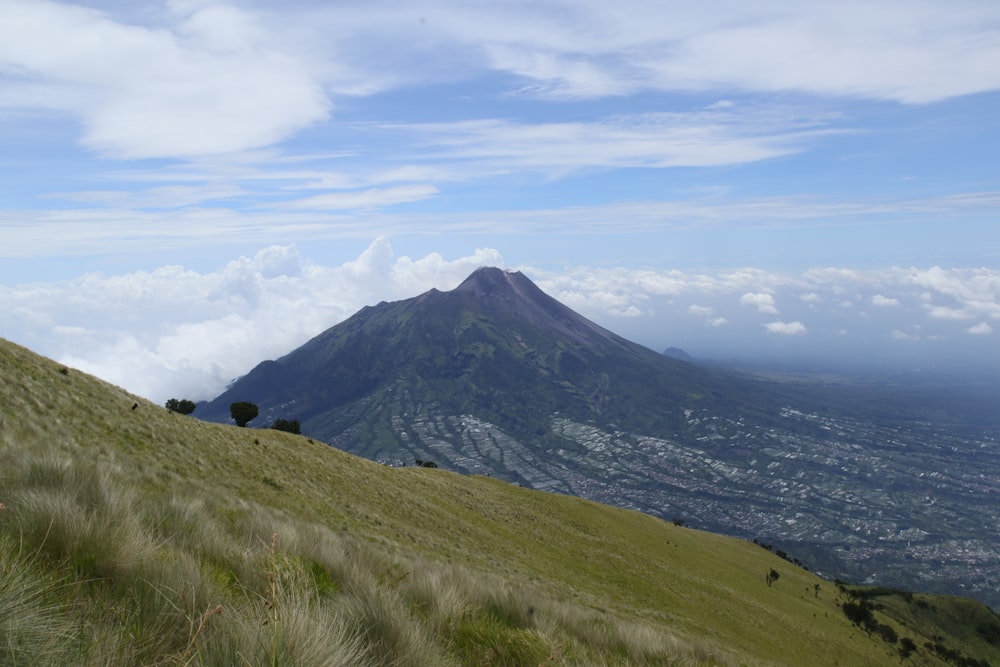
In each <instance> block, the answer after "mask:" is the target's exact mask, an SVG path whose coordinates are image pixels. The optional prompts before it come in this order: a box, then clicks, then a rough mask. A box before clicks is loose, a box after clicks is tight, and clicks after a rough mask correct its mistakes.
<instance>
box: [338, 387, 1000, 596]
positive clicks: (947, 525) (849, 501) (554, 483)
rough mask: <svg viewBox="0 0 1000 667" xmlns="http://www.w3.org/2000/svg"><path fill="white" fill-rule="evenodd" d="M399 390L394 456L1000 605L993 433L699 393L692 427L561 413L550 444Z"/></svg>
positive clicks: (999, 464) (999, 515)
mask: <svg viewBox="0 0 1000 667" xmlns="http://www.w3.org/2000/svg"><path fill="white" fill-rule="evenodd" d="M393 403H394V407H393V408H392V410H391V411H392V413H393V417H392V420H391V431H392V432H393V433H395V434H397V436H398V440H397V443H396V446H395V447H392V446H389V445H388V443H387V442H386V441H384V440H383V441H381V444H380V445H379V447H378V448H377V449H375V450H373V451H370V452H368V454H369V455H371V456H373V458H375V459H376V460H379V461H381V462H382V463H385V464H387V465H392V466H403V465H412V464H413V462H414V461H415V460H418V459H419V460H427V461H433V462H434V463H435V464H437V465H439V466H441V467H445V468H447V469H451V470H456V471H459V472H462V473H465V474H480V475H492V476H495V477H498V478H501V479H505V480H508V481H510V482H513V483H518V484H522V485H524V486H527V487H531V488H535V489H539V490H546V491H553V492H558V493H567V494H572V495H577V496H580V497H584V498H588V499H592V500H597V501H600V502H603V503H608V504H612V505H617V506H620V507H626V508H631V509H637V510H640V511H643V512H646V513H649V514H653V515H655V516H660V517H662V518H664V519H666V520H671V521H672V520H680V521H683V522H684V523H686V524H688V525H692V526H696V527H699V528H705V529H709V530H713V531H719V532H723V533H727V534H730V535H735V536H738V537H743V538H745V539H748V540H757V541H758V542H760V543H762V544H768V545H773V546H774V547H775V548H777V549H780V550H782V551H785V552H787V553H788V554H789V555H790V557H794V558H796V559H799V560H800V561H801V562H803V563H804V564H805V565H807V566H808V567H810V568H812V569H814V570H816V571H818V572H819V573H821V574H823V575H824V576H827V577H828V578H831V579H832V578H841V579H845V580H850V581H857V582H865V583H868V584H876V585H885V586H895V587H907V588H914V589H918V590H927V591H936V592H947V593H961V594H966V595H970V596H973V597H977V598H979V599H981V600H983V601H985V602H987V603H988V604H991V605H993V606H997V605H998V604H1000V597H998V595H997V589H998V588H1000V546H998V545H1000V491H998V489H1000V451H998V447H997V444H998V443H997V439H998V438H997V433H995V432H988V431H985V430H976V429H975V428H969V427H964V426H962V425H961V424H957V423H955V424H948V425H942V424H933V423H930V422H926V421H917V420H914V421H911V422H908V423H892V424H877V423H873V422H871V421H866V420H863V419H858V418H851V417H846V416H836V417H834V416H827V415H821V414H818V413H815V412H805V411H802V410H799V409H795V408H792V407H785V408H782V409H781V410H780V412H779V415H780V419H781V420H782V422H783V423H784V427H783V428H777V427H770V426H769V427H762V426H759V425H756V424H752V423H749V422H748V421H747V420H745V419H742V418H735V419H734V418H731V417H728V416H726V415H725V414H713V413H712V412H711V411H709V410H695V409H693V408H688V409H683V410H682V414H683V418H684V420H685V436H684V441H683V442H682V441H680V439H679V438H676V439H671V438H663V437H653V436H648V435H643V434H638V433H629V432H624V431H612V430H608V429H603V428H601V427H599V426H597V425H595V424H593V423H583V422H580V421H575V420H573V419H569V418H567V417H563V416H560V415H553V416H552V418H551V433H552V434H554V435H555V436H556V437H557V438H558V439H559V441H560V442H558V443H556V445H553V444H551V442H550V444H549V446H547V447H544V448H541V447H538V446H533V445H532V444H530V443H528V442H527V441H522V440H519V439H517V438H515V437H513V436H511V435H510V434H508V433H505V432H504V431H503V429H501V428H499V427H498V426H496V425H494V424H492V423H490V422H487V421H485V420H482V419H479V418H477V417H475V416H472V415H451V416H442V415H439V414H430V413H428V412H426V411H425V410H423V409H422V407H421V406H419V405H415V404H412V403H411V402H409V401H407V400H406V396H405V392H404V393H403V395H402V396H400V395H399V394H397V395H396V400H395V401H394V402H393ZM404 408H405V409H404ZM357 436H358V434H357V433H350V432H349V433H345V434H344V436H343V440H344V442H342V443H340V444H346V442H347V441H349V440H352V439H353V438H355V437H357ZM689 443H691V444H689Z"/></svg>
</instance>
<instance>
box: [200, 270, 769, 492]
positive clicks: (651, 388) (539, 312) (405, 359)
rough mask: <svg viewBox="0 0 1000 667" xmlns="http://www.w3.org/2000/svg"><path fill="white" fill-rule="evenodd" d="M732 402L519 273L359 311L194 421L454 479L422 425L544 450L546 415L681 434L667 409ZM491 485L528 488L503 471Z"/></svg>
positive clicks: (496, 273) (556, 441)
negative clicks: (513, 483) (238, 416)
mask: <svg viewBox="0 0 1000 667" xmlns="http://www.w3.org/2000/svg"><path fill="white" fill-rule="evenodd" d="M741 390H744V388H742V387H740V386H738V385H737V384H734V383H732V382H729V381H723V380H722V379H721V378H719V377H718V376H717V374H714V373H712V372H710V371H707V370H704V369H701V368H698V367H696V366H694V365H692V364H688V363H683V362H679V361H677V360H674V359H670V358H667V357H664V356H663V355H658V354H656V353H655V352H653V351H652V350H649V349H648V348H645V347H643V346H640V345H637V344H635V343H632V342H630V341H627V340H625V339H623V338H621V337H619V336H617V335H615V334H613V333H611V332H610V331H607V330H606V329H603V328H601V327H599V326H598V325H596V324H594V323H593V322H591V321H589V320H587V319H586V318H584V317H582V316H581V315H579V314H577V313H575V312H574V311H572V310H570V309H569V308H567V307H566V306H564V305H563V304H561V303H559V302H558V301H556V300H555V299H553V298H552V297H550V296H548V295H547V294H545V293H544V292H542V291H541V290H540V289H539V288H538V287H537V286H536V285H535V284H534V283H532V282H531V281H530V280H529V279H528V278H526V277H525V276H524V275H523V274H521V273H510V272H505V271H502V270H500V269H496V268H483V269H479V270H478V271H476V272H475V273H473V274H472V275H471V276H469V278H468V279H466V280H465V281H464V282H463V283H462V284H461V285H459V286H458V287H457V288H456V289H454V290H452V291H450V292H440V291H437V290H431V291H430V292H427V293H426V294H422V295H420V296H418V297H416V298H413V299H408V300H405V301H399V302H396V303H381V304H379V305H377V306H374V307H368V308H364V309H362V310H361V311H360V312H359V313H357V314H356V315H354V316H353V317H351V318H350V319H348V320H347V321H345V322H343V323H341V324H339V325H337V326H335V327H333V328H331V329H329V330H328V331H326V332H324V333H322V334H320V335H319V336H317V337H316V338H314V339H313V340H311V341H309V342H308V343H306V344H305V345H303V346H302V347H300V348H299V349H297V350H295V351H293V352H291V353H290V354H288V355H286V356H285V357H282V358H281V359H278V360H277V361H265V362H263V363H261V364H260V365H258V366H257V367H256V368H254V369H253V370H252V371H251V372H250V373H248V374H247V375H246V376H245V377H243V378H241V379H239V380H238V381H237V382H235V383H234V384H233V385H232V386H231V387H230V388H229V389H228V390H227V391H226V392H225V393H223V394H222V395H221V396H219V397H218V398H216V399H215V400H213V401H212V402H210V403H208V404H207V405H204V406H203V407H200V408H199V410H198V415H199V416H200V417H201V418H203V419H209V420H215V421H227V420H228V418H229V405H230V403H232V402H234V401H237V400H246V401H251V402H253V403H256V404H257V405H259V406H260V408H261V415H262V418H261V419H259V420H258V421H259V422H262V423H263V422H265V421H268V420H270V419H272V418H274V417H283V418H289V419H298V420H299V421H300V422H301V423H302V425H303V429H304V430H305V431H307V432H308V433H310V434H311V435H313V436H314V437H316V438H318V439H321V440H324V441H327V442H331V443H334V444H337V445H338V446H340V447H343V448H345V449H347V450H348V451H351V452H353V453H357V454H362V455H365V456H368V457H370V458H375V459H379V460H385V461H398V462H407V461H410V460H412V459H413V458H433V456H434V455H435V453H436V454H437V455H438V456H439V457H444V458H446V459H448V460H447V461H442V462H446V463H449V464H455V466H456V467H457V468H459V469H464V466H463V465H462V463H461V462H458V461H451V460H450V459H451V457H449V456H448V454H447V453H445V452H442V451H437V452H436V451H435V447H434V446H435V445H436V444H438V441H439V440H444V441H449V440H453V439H454V438H452V437H449V434H448V433H447V431H448V430H449V429H447V428H445V432H444V433H437V434H434V433H431V432H428V430H427V429H426V428H421V426H420V424H421V422H422V421H426V420H427V419H431V420H436V419H437V418H438V417H439V416H446V417H453V416H465V417H469V418H472V419H478V420H482V421H483V422H488V423H490V424H492V425H495V426H497V427H499V428H501V429H502V430H503V432H504V433H505V434H507V435H509V436H511V437H513V438H516V439H519V440H522V439H523V440H526V441H528V440H530V441H532V443H533V444H532V446H535V445H536V444H537V445H539V446H542V447H545V446H556V447H557V446H560V445H562V444H564V441H565V439H564V438H562V437H560V436H558V435H556V434H555V433H554V432H553V429H552V418H553V415H557V414H558V415H562V416H563V417H564V418H569V419H574V420H581V421H585V422H592V423H594V424H596V425H599V426H602V427H611V426H613V425H614V424H616V423H617V422H627V423H628V424H629V426H630V427H631V429H632V430H640V427H641V429H644V430H646V431H649V432H667V431H671V432H674V431H678V430H683V429H684V426H685V419H684V416H683V410H682V409H679V408H678V406H679V405H680V404H684V405H685V406H687V405H689V404H690V405H695V406H709V405H716V404H718V403H725V402H731V401H732V400H733V398H734V395H735V394H737V393H738V392H739V391H741ZM743 398H745V397H743ZM737 400H738V398H737ZM750 404H751V402H750V401H748V400H747V401H744V402H743V405H744V406H749V405H750ZM437 430H440V429H439V428H437V426H432V427H431V428H430V431H432V432H433V431H437ZM468 465H475V462H471V461H470V462H468ZM470 470H471V468H470ZM492 472H494V473H497V474H499V475H500V476H502V477H506V478H510V479H515V480H517V481H520V482H522V483H530V482H531V480H529V479H526V478H524V477H523V476H522V475H520V473H519V471H517V470H516V469H514V468H510V467H508V468H507V469H502V468H497V469H492Z"/></svg>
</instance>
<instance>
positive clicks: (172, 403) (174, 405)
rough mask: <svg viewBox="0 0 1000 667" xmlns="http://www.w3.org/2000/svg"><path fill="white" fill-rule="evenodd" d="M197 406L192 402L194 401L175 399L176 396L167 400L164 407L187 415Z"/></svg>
mask: <svg viewBox="0 0 1000 667" xmlns="http://www.w3.org/2000/svg"><path fill="white" fill-rule="evenodd" d="M196 407H198V406H196V405H195V404H194V401H189V400H188V399H186V398H182V399H180V400H177V399H176V398H171V399H168V400H167V403H166V408H167V410H170V411H171V412H179V413H181V414H182V415H189V414H191V413H192V412H194V409H195V408H196Z"/></svg>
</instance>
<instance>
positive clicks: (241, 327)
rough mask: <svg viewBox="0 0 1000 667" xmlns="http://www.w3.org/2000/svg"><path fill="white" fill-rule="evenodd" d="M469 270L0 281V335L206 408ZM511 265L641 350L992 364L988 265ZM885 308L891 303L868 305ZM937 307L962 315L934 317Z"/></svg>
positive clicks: (423, 261)
mask: <svg viewBox="0 0 1000 667" xmlns="http://www.w3.org/2000/svg"><path fill="white" fill-rule="evenodd" d="M484 265H493V266H501V267H503V266H504V260H503V257H502V256H501V255H500V253H499V252H497V251H496V250H492V249H487V248H483V249H478V250H475V251H474V252H472V253H470V254H469V255H467V256H464V257H459V258H457V259H452V260H448V259H445V258H444V257H442V256H441V255H439V254H429V255H427V256H425V257H422V258H420V259H411V258H409V257H406V256H396V255H395V254H394V252H393V250H392V248H391V246H390V244H389V242H388V240H387V239H385V238H379V239H376V240H375V241H374V242H372V244H371V245H370V246H369V247H368V248H367V250H365V252H363V253H362V254H361V255H359V256H358V257H357V258H356V259H355V260H352V261H350V262H346V263H344V264H341V265H337V266H325V265H321V264H317V263H314V262H310V261H305V260H303V259H302V258H301V256H300V254H299V252H298V250H297V249H296V248H295V247H294V246H271V247H267V248H263V249H261V250H260V251H258V252H257V253H256V254H255V255H254V256H253V257H249V258H248V257H240V258H238V259H235V260H233V261H230V262H229V263H228V264H226V265H225V266H223V267H221V268H219V269H218V270H217V271H213V272H209V273H198V272H194V271H190V270H186V269H184V268H183V267H180V266H165V267H162V268H159V269H157V270H154V271H148V272H132V273H127V274H120V275H105V274H88V275H84V276H81V277H79V278H77V279H74V280H70V281H67V282H62V283H36V284H29V285H20V286H14V287H0V308H2V309H3V311H4V312H5V313H7V316H6V317H5V318H4V321H3V325H2V327H0V335H3V336H4V337H5V338H8V339H11V340H14V341H15V342H19V343H21V344H24V345H27V346H28V347H30V348H32V349H34V350H36V351H38V352H41V353H43V354H46V355H48V356H52V357H54V358H56V359H58V360H60V361H61V362H62V363H66V364H69V365H72V366H74V367H77V368H80V369H82V370H85V371H88V372H92V373H94V374H96V375H98V376H100V377H103V378H105V379H108V380H110V381H112V382H114V383H116V384H119V385H122V386H125V387H126V388H128V389H130V390H132V391H135V392H137V393H139V394H142V395H145V396H148V397H150V398H153V399H154V400H157V401H163V400H165V399H166V398H169V397H172V396H176V397H179V396H184V397H190V398H194V399H202V398H210V397H212V396H214V395H215V394H217V393H218V392H220V391H221V390H222V389H223V388H224V387H225V385H226V384H227V383H228V382H229V381H231V380H232V379H234V378H235V377H237V376H239V375H242V374H243V373H245V372H247V371H248V370H250V369H251V368H252V367H253V366H254V365H256V364H257V363H258V362H260V361H263V360H265V359H270V358H276V357H279V356H281V355H283V354H285V353H286V352H289V351H291V350H292V349H294V348H295V347H297V346H298V345H301V344H302V343H304V342H305V341H306V340H308V339H309V338H310V337H312V336H314V335H316V334H318V333H320V332H321V331H323V330H324V329H326V328H328V327H330V326H332V325H334V324H336V323H338V322H340V321H343V320H344V319H346V318H347V317H349V316H350V315H351V314H353V313H354V312H356V311H357V310H359V309H360V308H361V307H363V306H365V305H372V304H375V303H378V302H379V301H383V300H398V299H403V298H409V297H412V296H416V295H417V294H420V293H422V292H424V291H426V290H428V289H430V288H431V287H435V288H438V289H442V290H446V289H451V288H453V287H455V286H457V285H458V283H459V282H461V281H462V280H463V279H464V278H465V277H466V276H467V275H468V274H469V273H471V272H472V271H473V270H475V269H476V268H478V267H480V266H484ZM518 268H520V269H521V270H523V271H525V272H526V273H527V275H528V276H529V277H531V278H532V279H533V280H535V281H536V282H537V283H538V284H539V286H540V287H542V288H543V289H544V290H546V291H547V292H549V293H550V294H552V295H553V296H554V297H556V298H557V299H560V300H561V301H563V302H565V303H566V304H567V305H569V306H570V307H572V308H575V309H577V310H579V311H580V312H582V313H583V314H584V315H586V316H588V317H590V318H592V319H594V320H595V321H597V322H599V323H600V324H602V325H604V326H606V327H609V328H611V329H612V330H615V331H618V332H621V333H623V334H625V335H627V336H628V337H631V338H633V339H634V340H637V341H639V342H642V343H644V344H647V345H649V346H650V347H654V348H657V349H664V348H666V347H667V346H669V345H681V346H684V347H687V348H690V350H689V351H691V352H694V353H696V354H698V355H701V356H706V355H708V356H724V355H725V353H726V350H727V349H728V350H730V351H733V350H740V353H741V354H743V355H744V356H753V355H754V354H765V355H766V354H767V353H768V350H769V349H771V348H770V346H772V345H779V347H778V348H775V349H776V350H779V351H783V350H784V351H787V348H786V347H782V346H781V345H780V344H779V343H778V340H777V339H783V338H787V337H793V338H796V339H801V341H802V343H801V344H802V345H806V348H803V350H802V352H801V353H802V354H805V355H811V357H812V358H814V359H823V358H826V356H827V355H828V353H829V349H828V348H829V346H830V345H833V344H835V343H834V342H835V341H836V344H837V345H844V344H846V343H847V342H850V341H852V340H853V341H854V343H855V344H856V345H857V347H858V349H859V350H861V351H862V352H861V353H862V354H863V355H864V356H865V357H866V358H871V357H873V356H878V355H882V354H884V353H885V352H886V350H892V349H896V350H897V351H898V350H899V349H900V348H899V347H898V344H899V343H908V344H917V345H918V346H919V345H922V346H923V347H918V348H916V349H913V350H910V352H912V353H913V354H911V356H909V357H907V359H908V360H909V361H911V362H912V361H913V360H914V359H916V360H919V359H921V358H925V359H929V358H930V357H929V356H927V355H931V356H933V355H938V354H940V349H939V346H937V344H938V343H939V342H941V341H945V342H947V341H950V342H951V345H952V347H953V348H963V347H964V348H967V349H973V348H975V351H977V353H979V354H983V353H988V354H992V355H993V357H992V358H1000V355H996V352H997V345H998V343H997V341H996V338H995V336H994V335H993V328H994V326H996V323H997V322H1000V271H996V270H988V269H976V270H966V269H944V268H940V267H931V268H929V269H913V268H907V269H903V268H894V269H888V270H881V271H869V272H859V271H851V270H841V269H815V270H810V271H806V272H804V273H800V274H779V273H774V272H769V271H762V270H758V269H744V270H740V271H729V272H702V273H699V272H685V271H679V270H668V271H653V270H634V269H626V268H619V269H608V268H602V269H595V268H589V267H578V268H569V269H565V270H562V271H559V272H552V271H546V270H541V269H536V268H533V267H530V266H524V267H518ZM765 290H766V291H765ZM803 295H808V297H809V298H807V299H803V298H802V297H803ZM890 295H891V296H890ZM876 296H878V297H880V298H879V299H876V298H875V297H876ZM845 297H846V298H845ZM848 300H849V301H850V304H851V305H850V306H849V307H845V302H846V301H848ZM886 300H892V301H894V302H895V304H894V305H893V306H892V307H891V308H886V307H884V306H881V305H878V303H882V302H884V301H886ZM868 303H870V304H872V309H871V310H865V308H864V304H868ZM776 304H782V308H781V312H782V315H783V318H782V319H780V320H776V319H775V315H776V314H777V306H776ZM940 308H945V309H949V312H952V311H953V312H956V313H958V312H961V313H963V314H965V316H963V317H962V318H950V317H946V318H941V317H940V316H939V315H940V312H939V311H938V310H936V309H940ZM991 322H992V323H993V324H990V323H991ZM962 340H964V341H966V342H965V343H962V344H961V345H956V344H955V343H957V342H958V341H962ZM894 344H895V346H896V347H895V348H893V345H894ZM977 345H978V346H979V347H976V346H977ZM906 349H909V348H906ZM772 351H773V350H772ZM731 353H732V352H731ZM922 355H923V357H922Z"/></svg>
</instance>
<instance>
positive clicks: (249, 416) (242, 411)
mask: <svg viewBox="0 0 1000 667" xmlns="http://www.w3.org/2000/svg"><path fill="white" fill-rule="evenodd" d="M229 414H230V415H232V417H233V421H235V422H236V425H237V426H239V427H241V428H242V427H244V426H246V425H247V424H248V423H250V422H251V421H253V420H254V419H255V418H256V417H257V406H256V405H254V404H253V403H248V402H247V401H237V402H236V403H232V404H230V406H229Z"/></svg>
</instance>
